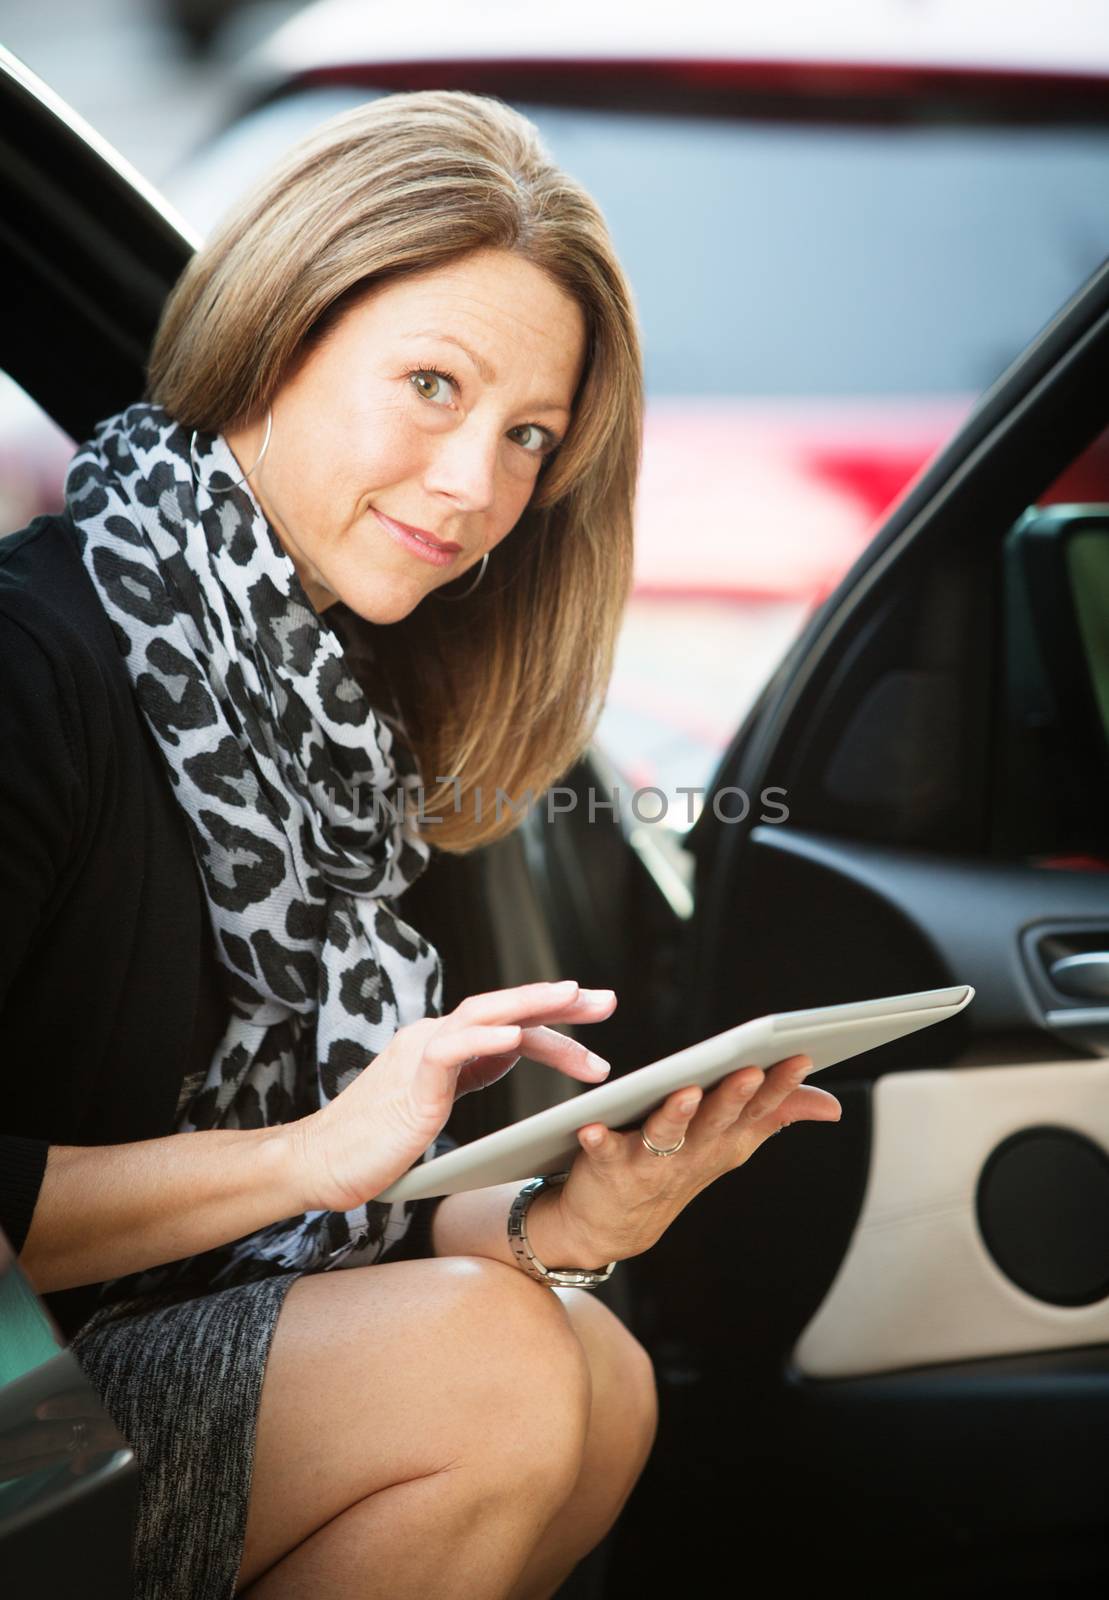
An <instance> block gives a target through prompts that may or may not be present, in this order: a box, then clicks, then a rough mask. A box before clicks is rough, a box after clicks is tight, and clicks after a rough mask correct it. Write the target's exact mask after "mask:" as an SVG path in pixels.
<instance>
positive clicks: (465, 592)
mask: <svg viewBox="0 0 1109 1600" xmlns="http://www.w3.org/2000/svg"><path fill="white" fill-rule="evenodd" d="M488 565H489V552H488V550H487V551H486V552H485V554H484V555H483V556H482V558H481V571H480V572H479V573H478V575H477V577H476V578H475V579H474V581H473V583H471V585H470V587H469V588H468V589H463V591H462V593H461V594H444V593H443V592H442V590H441V589H437V590H436V591H435V593H436V594H437V595H438V597H439V599H440V600H465V598H466V596H467V595H468V594H473V592H474V590H475V589H476V588H477V586H478V584H479V583H480V582H481V580H482V578H484V576H485V569H486V567H487V566H488Z"/></svg>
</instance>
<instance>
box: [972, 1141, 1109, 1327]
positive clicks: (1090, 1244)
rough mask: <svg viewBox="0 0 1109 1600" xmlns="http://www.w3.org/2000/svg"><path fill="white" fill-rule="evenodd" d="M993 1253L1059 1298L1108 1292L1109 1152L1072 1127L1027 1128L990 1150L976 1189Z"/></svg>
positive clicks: (1023, 1280)
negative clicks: (990, 1153)
mask: <svg viewBox="0 0 1109 1600" xmlns="http://www.w3.org/2000/svg"><path fill="white" fill-rule="evenodd" d="M976 1209H977V1214H978V1226H979V1227H980V1228H981V1230H982V1238H983V1239H984V1241H985V1244H986V1248H987V1249H988V1250H989V1252H990V1255H991V1256H992V1257H993V1259H994V1261H995V1262H996V1263H997V1265H998V1266H999V1267H1000V1269H1001V1271H1002V1272H1003V1273H1004V1274H1005V1276H1006V1277H1007V1278H1011V1279H1012V1281H1013V1282H1014V1283H1015V1284H1016V1285H1017V1286H1018V1287H1019V1288H1021V1289H1023V1290H1024V1291H1025V1293H1026V1294H1031V1295H1035V1297H1036V1299H1037V1300H1045V1301H1047V1302H1048V1303H1049V1304H1051V1305H1056V1306H1086V1305H1092V1304H1093V1303H1094V1302H1095V1301H1097V1300H1103V1299H1105V1297H1106V1296H1107V1295H1109V1155H1107V1154H1106V1152H1105V1151H1104V1150H1103V1149H1102V1147H1101V1146H1100V1145H1099V1144H1095V1143H1094V1141H1093V1140H1092V1139H1087V1138H1086V1137H1085V1135H1084V1134H1080V1133H1075V1132H1073V1131H1072V1130H1071V1129H1070V1128H1054V1127H1038V1128H1022V1129H1021V1131H1020V1133H1015V1134H1013V1135H1012V1137H1011V1138H1009V1139H1006V1140H1004V1141H1003V1142H1002V1143H1001V1144H999V1145H998V1146H997V1149H996V1150H994V1151H993V1153H992V1155H991V1156H990V1158H989V1160H988V1161H987V1162H986V1164H985V1166H984V1167H983V1169H982V1175H981V1177H980V1178H979V1180H978V1192H977V1196H976Z"/></svg>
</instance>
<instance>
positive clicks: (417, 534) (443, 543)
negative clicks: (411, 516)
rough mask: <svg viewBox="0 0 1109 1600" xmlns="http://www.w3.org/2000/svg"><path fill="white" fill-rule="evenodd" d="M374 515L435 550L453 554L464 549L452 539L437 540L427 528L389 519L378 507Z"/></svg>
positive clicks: (375, 508)
mask: <svg viewBox="0 0 1109 1600" xmlns="http://www.w3.org/2000/svg"><path fill="white" fill-rule="evenodd" d="M374 513H375V515H377V516H379V517H380V518H381V520H382V522H386V523H392V525H393V527H394V528H399V529H400V530H401V532H402V533H407V534H411V536H412V537H413V538H414V539H420V540H422V541H423V543H424V544H429V545H430V546H431V548H432V549H433V550H443V551H445V552H447V553H448V554H453V553H456V552H457V551H459V550H461V549H462V546H461V545H460V544H455V543H454V542H453V541H452V540H450V539H437V538H436V537H435V535H434V534H433V533H428V531H427V529H426V528H414V527H413V526H412V524H411V523H410V522H400V521H398V519H397V518H396V517H387V516H386V515H385V513H384V511H378V509H377V507H376V506H374Z"/></svg>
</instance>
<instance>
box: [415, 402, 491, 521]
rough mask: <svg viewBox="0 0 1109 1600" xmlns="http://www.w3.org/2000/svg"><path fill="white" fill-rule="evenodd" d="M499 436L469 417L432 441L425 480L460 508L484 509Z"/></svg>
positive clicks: (432, 491) (489, 490) (487, 504)
mask: <svg viewBox="0 0 1109 1600" xmlns="http://www.w3.org/2000/svg"><path fill="white" fill-rule="evenodd" d="M500 442H501V441H500V435H499V434H494V433H493V432H492V431H491V430H489V429H481V428H479V427H477V426H476V425H475V424H474V423H473V419H469V420H468V421H467V422H465V423H463V424H462V426H461V427H458V428H454V429H452V430H451V432H450V433H448V434H444V435H441V436H440V437H439V438H438V439H437V440H436V441H435V449H434V451H433V454H432V457H431V461H430V463H429V465H428V469H427V472H426V474H425V483H426V486H427V488H428V490H429V491H430V492H431V493H432V494H439V495H445V496H446V497H447V498H448V499H450V500H453V501H454V503H455V505H456V506H457V507H458V509H459V510H460V511H487V510H488V509H489V507H490V506H491V505H492V504H493V496H494V492H495V488H496V477H497V456H498V453H499V450H500Z"/></svg>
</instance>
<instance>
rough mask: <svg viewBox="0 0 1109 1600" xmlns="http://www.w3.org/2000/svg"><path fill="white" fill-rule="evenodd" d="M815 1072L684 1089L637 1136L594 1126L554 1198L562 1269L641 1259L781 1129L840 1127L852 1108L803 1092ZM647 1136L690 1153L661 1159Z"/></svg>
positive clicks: (793, 1066) (790, 1062) (784, 1071)
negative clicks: (649, 1146) (705, 1194)
mask: <svg viewBox="0 0 1109 1600" xmlns="http://www.w3.org/2000/svg"><path fill="white" fill-rule="evenodd" d="M812 1066H813V1062H812V1058H811V1056H806V1055H797V1056H788V1057H786V1058H785V1059H784V1060H782V1061H776V1062H775V1063H774V1064H773V1066H771V1067H768V1068H767V1069H766V1071H765V1072H764V1071H763V1069H762V1068H761V1067H756V1066H747V1067H741V1068H740V1069H739V1070H738V1071H737V1072H732V1073H730V1074H729V1075H728V1077H726V1078H723V1079H721V1081H720V1082H719V1083H718V1084H717V1085H716V1086H715V1087H714V1088H713V1089H711V1090H710V1091H709V1092H708V1093H707V1094H705V1093H704V1092H703V1091H702V1090H701V1089H699V1088H696V1087H688V1088H684V1089H676V1090H675V1091H674V1092H673V1093H672V1094H670V1095H668V1096H667V1098H666V1100H665V1101H664V1102H663V1104H662V1105H661V1106H659V1107H658V1109H657V1110H655V1111H652V1113H651V1115H650V1116H649V1117H648V1118H647V1120H646V1122H645V1123H644V1124H643V1128H642V1130H639V1129H636V1130H635V1131H634V1132H632V1133H616V1132H614V1131H613V1130H612V1129H610V1128H606V1127H605V1126H604V1124H603V1123H599V1122H589V1123H586V1124H585V1126H584V1127H582V1128H580V1129H579V1130H578V1142H579V1144H580V1145H581V1150H582V1153H581V1154H580V1155H578V1156H576V1157H575V1158H574V1163H573V1165H572V1167H571V1168H570V1175H569V1177H568V1178H567V1180H566V1182H565V1183H564V1184H563V1185H561V1186H560V1187H559V1188H557V1189H553V1190H549V1191H547V1192H548V1193H549V1194H550V1196H551V1203H550V1222H549V1224H548V1228H549V1231H550V1233H551V1234H553V1233H554V1232H555V1230H556V1229H557V1234H558V1239H559V1251H558V1254H559V1256H560V1257H561V1259H562V1260H565V1261H567V1262H570V1263H572V1264H573V1265H574V1266H579V1265H580V1266H585V1267H600V1266H603V1265H605V1264H607V1263H608V1262H609V1261H624V1260H626V1259H627V1258H628V1257H629V1256H635V1255H640V1254H641V1253H642V1252H643V1251H644V1250H649V1249H650V1247H651V1246H652V1245H653V1244H654V1243H655V1242H656V1241H657V1240H658V1239H659V1238H660V1237H661V1236H662V1234H664V1233H665V1232H666V1229H667V1228H668V1227H669V1226H670V1224H671V1223H672V1222H673V1220H674V1218H675V1217H676V1216H677V1215H678V1213H679V1212H680V1211H683V1210H684V1209H685V1207H686V1206H687V1205H688V1204H689V1202H690V1201H691V1200H692V1199H693V1197H694V1196H695V1195H697V1194H700V1192H701V1190H702V1189H707V1188H708V1186H709V1184H710V1183H714V1182H715V1181H716V1179H717V1178H719V1177H722V1176H723V1174H724V1173H725V1172H732V1171H734V1169H735V1168H736V1167H741V1166H742V1165H743V1163H744V1162H745V1161H747V1160H749V1158H750V1157H751V1156H752V1155H754V1153H755V1151H756V1150H757V1149H758V1148H759V1146H760V1145H762V1144H765V1142H766V1140H767V1139H769V1138H771V1137H772V1135H774V1134H776V1133H778V1132H779V1131H780V1130H781V1129H782V1128H786V1127H788V1126H789V1124H790V1123H791V1122H838V1121H839V1119H840V1116H841V1114H842V1110H843V1108H842V1107H841V1105H840V1103H839V1101H838V1100H837V1099H836V1097H835V1096H834V1095H832V1094H829V1093H828V1092H827V1091H826V1090H824V1089H817V1088H815V1087H813V1086H812V1085H805V1086H804V1087H802V1080H803V1079H804V1077H805V1074H806V1073H807V1072H810V1071H811V1070H812ZM687 1107H688V1109H687ZM640 1132H643V1133H645V1134H646V1136H647V1138H648V1139H650V1141H651V1143H652V1144H654V1145H657V1146H658V1147H659V1148H660V1149H663V1150H666V1149H669V1148H670V1147H671V1146H673V1145H675V1144H677V1143H678V1141H679V1139H681V1138H682V1136H683V1134H684V1136H685V1143H684V1144H683V1145H682V1148H681V1149H680V1150H679V1151H677V1152H676V1153H675V1154H674V1155H671V1156H656V1155H652V1153H651V1152H650V1151H649V1150H648V1149H647V1148H646V1146H645V1145H644V1143H643V1141H642V1139H641V1137H640ZM597 1135H599V1138H596V1136H597ZM595 1138H596V1142H594V1139H595ZM556 1207H557V1216H558V1220H557V1222H556V1221H555V1211H556ZM546 1231H547V1230H545V1232H546ZM563 1243H564V1244H565V1248H564V1249H563V1248H562V1245H563ZM537 1248H538V1247H537ZM540 1255H541V1259H544V1260H546V1259H547V1258H546V1257H544V1256H542V1253H541V1252H540ZM556 1264H557V1263H556Z"/></svg>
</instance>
